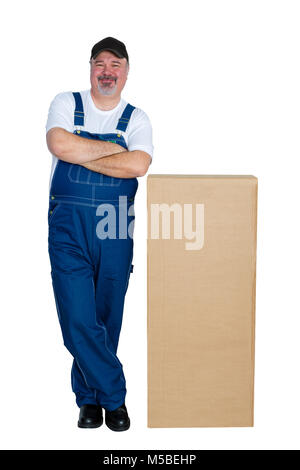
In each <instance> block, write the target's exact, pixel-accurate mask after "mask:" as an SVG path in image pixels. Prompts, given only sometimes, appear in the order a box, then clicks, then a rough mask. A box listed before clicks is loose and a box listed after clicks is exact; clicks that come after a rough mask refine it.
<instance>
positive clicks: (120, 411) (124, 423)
mask: <svg viewBox="0 0 300 470" xmlns="http://www.w3.org/2000/svg"><path fill="white" fill-rule="evenodd" d="M105 424H106V426H107V427H108V428H109V429H111V430H112V431H127V429H129V427H130V419H129V416H128V413H127V409H126V406H125V403H123V405H121V406H119V408H117V409H116V410H112V411H109V410H105Z"/></svg>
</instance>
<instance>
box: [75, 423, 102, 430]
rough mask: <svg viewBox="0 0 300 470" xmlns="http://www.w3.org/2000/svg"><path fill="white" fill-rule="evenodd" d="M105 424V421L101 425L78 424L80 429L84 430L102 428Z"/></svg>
mask: <svg viewBox="0 0 300 470" xmlns="http://www.w3.org/2000/svg"><path fill="white" fill-rule="evenodd" d="M102 424H103V421H102V422H101V423H98V424H81V423H79V421H78V423H77V425H78V427H79V428H83V429H95V428H100V426H102Z"/></svg>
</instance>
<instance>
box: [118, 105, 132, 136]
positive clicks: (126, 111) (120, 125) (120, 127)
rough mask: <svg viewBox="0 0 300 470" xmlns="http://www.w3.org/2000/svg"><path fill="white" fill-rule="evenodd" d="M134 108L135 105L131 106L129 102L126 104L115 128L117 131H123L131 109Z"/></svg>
mask: <svg viewBox="0 0 300 470" xmlns="http://www.w3.org/2000/svg"><path fill="white" fill-rule="evenodd" d="M134 109H135V106H132V105H131V104H129V103H128V104H127V106H126V107H125V109H124V111H123V114H122V116H121V117H120V119H119V122H118V125H117V128H116V130H118V131H123V132H125V131H126V129H127V126H128V123H129V119H130V116H131V114H132V111H133V110H134Z"/></svg>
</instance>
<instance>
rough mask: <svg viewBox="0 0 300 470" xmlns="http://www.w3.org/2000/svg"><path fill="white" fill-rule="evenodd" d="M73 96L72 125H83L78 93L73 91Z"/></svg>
mask: <svg viewBox="0 0 300 470" xmlns="http://www.w3.org/2000/svg"><path fill="white" fill-rule="evenodd" d="M73 96H74V98H75V111H74V126H84V111H83V104H82V98H81V94H80V93H77V92H76V93H73Z"/></svg>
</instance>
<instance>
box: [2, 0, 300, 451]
mask: <svg viewBox="0 0 300 470" xmlns="http://www.w3.org/2000/svg"><path fill="white" fill-rule="evenodd" d="M299 24H300V4H299V2H297V1H288V0H284V1H276V0H272V1H264V0H259V1H257V0H251V1H242V0H239V1H225V0H221V1H214V0H209V1H208V0H207V1H199V0H197V1H192V0H186V1H185V2H183V1H174V0H173V1H170V0H168V1H167V0H164V1H159V2H158V1H157V2H156V1H153V2H151V3H150V2H147V3H145V2H141V1H136V0H134V1H132V0H129V1H126V2H124V1H119V0H114V1H113V2H109V1H101V0H97V1H91V0H85V1H84V2H82V1H80V2H79V1H76V0H73V1H63V0H61V1H54V0H52V2H48V3H45V2H38V1H30V0H29V1H26V2H21V1H17V2H16V1H15V2H14V1H11V2H10V3H6V4H5V6H3V7H2V11H1V29H0V30H1V36H2V37H1V48H2V51H1V63H2V72H1V81H2V86H1V101H0V105H1V108H0V116H1V131H2V135H1V172H2V177H1V220H2V224H1V226H2V228H1V236H2V243H1V268H2V278H1V280H2V289H1V290H2V294H1V315H2V317H1V318H2V319H1V338H0V346H1V409H0V414H1V419H0V423H1V424H0V426H1V440H0V441H1V447H2V448H3V449H276V448H279V449H292V448H295V449H296V448H297V449H299V448H300V445H299V443H300V434H299V420H300V399H299V397H300V380H299V361H300V342H299V336H300V318H299V317H300V308H299V307H300V305H299V304H300V302H299V291H300V288H299V261H300V259H299V240H300V233H299V221H298V220H299V174H298V168H299V165H298V161H299V150H300V143H299V124H300V91H299V90H300V85H299V84H300V67H299V44H300V28H299ZM106 36H114V37H117V38H118V39H120V40H122V41H124V42H125V43H126V46H127V49H128V52H129V58H130V65H131V68H130V72H129V77H128V81H127V84H126V87H125V89H124V91H123V97H124V98H125V99H126V100H127V101H129V102H130V103H132V104H134V105H136V106H139V107H141V108H142V109H143V110H144V111H146V112H147V114H148V115H149V117H150V119H151V121H152V125H153V136H154V146H155V149H154V152H155V153H154V158H153V164H152V166H151V167H150V170H149V173H185V174H189V173H192V174H253V175H255V176H257V177H258V181H259V191H258V194H259V202H258V209H259V213H258V247H257V310H256V313H257V319H256V370H255V372H256V376H255V426H254V428H225V429H222V428H220V429H217V428H212V429H205V428H202V429H201V428H191V429H180V428H177V429H176V428H175V429H149V428H147V367H146V364H147V350H146V326H147V321H146V315H147V311H146V300H147V296H146V294H147V291H146V260H147V258H146V225H147V220H146V177H143V178H140V179H139V182H140V186H139V190H138V191H139V192H138V196H137V199H136V227H135V256H134V265H135V270H134V274H133V275H132V277H131V281H130V285H129V289H128V294H127V297H126V304H125V311H124V321H123V328H122V332H121V338H120V346H119V353H118V355H119V358H120V360H121V362H122V363H123V366H124V372H125V375H126V379H127V389H128V393H127V399H126V403H127V408H128V411H129V414H130V418H131V422H132V425H131V428H130V430H128V431H126V432H123V433H114V432H112V431H110V430H109V429H108V428H106V426H105V425H103V426H102V427H101V428H99V429H94V430H82V429H79V428H77V419H78V408H77V406H76V404H75V400H74V395H73V392H72V391H71V385H70V368H71V363H72V358H71V356H70V354H69V352H68V351H67V349H66V348H65V347H64V346H63V341H62V336H61V331H60V327H59V322H58V318H57V314H56V309H55V303H54V298H53V292H52V286H51V277H50V263H49V259H48V252H47V210H48V183H49V175H50V166H51V156H50V154H49V152H48V150H47V147H46V143H45V123H46V118H47V112H48V107H49V104H50V102H51V100H52V99H53V97H54V96H55V95H56V94H57V93H59V92H61V91H67V90H72V91H78V90H82V89H87V88H89V56H90V50H91V47H92V46H93V45H94V43H96V42H97V41H99V40H100V39H102V38H104V37H106Z"/></svg>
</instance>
